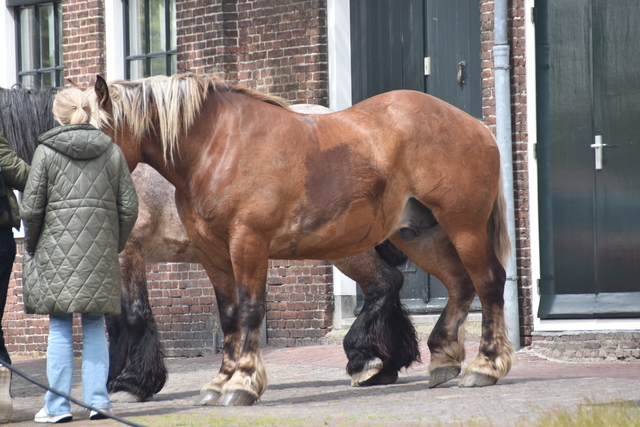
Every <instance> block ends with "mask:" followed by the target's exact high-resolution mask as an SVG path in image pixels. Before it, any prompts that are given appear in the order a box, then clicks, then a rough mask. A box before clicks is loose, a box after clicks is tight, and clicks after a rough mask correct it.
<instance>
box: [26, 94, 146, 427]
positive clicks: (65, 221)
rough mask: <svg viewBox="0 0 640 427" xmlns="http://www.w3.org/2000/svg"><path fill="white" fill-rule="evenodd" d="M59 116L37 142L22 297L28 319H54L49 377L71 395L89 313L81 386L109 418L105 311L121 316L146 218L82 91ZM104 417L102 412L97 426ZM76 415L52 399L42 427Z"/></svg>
mask: <svg viewBox="0 0 640 427" xmlns="http://www.w3.org/2000/svg"><path fill="white" fill-rule="evenodd" d="M53 113H54V115H55V116H56V118H57V120H58V121H59V122H60V123H61V124H62V125H63V126H61V127H57V128H55V129H52V130H50V131H48V132H46V133H44V134H42V135H41V136H40V137H39V142H40V145H39V147H38V149H37V150H36V152H35V154H34V157H33V161H32V164H31V172H30V174H29V181H28V183H27V186H26V189H25V192H24V197H23V202H22V208H21V214H22V218H23V220H24V221H25V225H26V236H25V251H26V252H27V253H28V255H27V256H25V265H24V268H23V270H24V274H23V276H24V278H23V291H24V303H25V307H26V311H27V312H28V313H38V314H49V315H50V328H49V341H48V347H47V377H48V379H49V383H50V385H51V387H52V388H53V389H56V390H59V391H62V392H65V393H67V394H69V393H70V392H71V384H72V375H73V342H72V337H73V335H72V324H73V313H82V316H81V317H82V330H83V357H82V389H83V400H84V401H85V403H86V404H88V405H91V406H93V407H95V408H98V409H100V410H101V412H110V411H111V402H110V401H109V396H108V393H107V387H106V384H107V375H108V372H109V355H108V349H107V339H106V335H105V330H104V314H119V313H120V297H121V284H120V266H119V261H118V252H120V251H122V250H123V249H124V246H125V243H126V241H127V238H128V237H129V233H130V232H131V229H132V228H133V226H134V223H135V220H136V218H137V215H138V199H137V196H136V192H135V188H134V186H133V182H132V180H131V175H130V174H129V169H128V167H127V163H126V161H125V158H124V155H123V154H122V152H121V151H120V149H119V148H118V146H117V145H115V144H113V143H111V140H110V139H109V137H108V136H107V135H105V134H104V133H102V132H101V131H100V130H98V129H96V128H95V127H94V126H92V125H90V124H88V123H89V120H90V117H91V114H90V113H91V110H90V107H89V103H88V100H87V98H86V96H85V95H84V93H83V92H82V91H81V90H80V89H76V88H71V89H66V90H64V91H62V92H60V93H59V94H58V95H57V96H56V99H55V101H54V104H53ZM101 417H103V415H102V414H101V413H100V412H98V411H94V412H92V413H91V415H90V418H91V419H99V418H101ZM71 418H72V415H71V407H70V404H69V401H68V400H67V399H64V398H62V397H60V396H58V395H56V394H53V393H51V392H47V394H46V395H45V407H44V408H43V409H42V410H41V411H40V412H38V414H37V415H36V418H35V421H36V422H44V423H58V422H65V421H70V420H71Z"/></svg>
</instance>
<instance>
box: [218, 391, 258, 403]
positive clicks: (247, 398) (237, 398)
mask: <svg viewBox="0 0 640 427" xmlns="http://www.w3.org/2000/svg"><path fill="white" fill-rule="evenodd" d="M258 399H259V396H258V395H257V394H255V393H251V392H248V391H247V390H229V391H227V392H225V393H224V394H223V395H222V396H220V400H218V403H217V404H216V406H251V405H253V404H254V403H256V402H257V401H258Z"/></svg>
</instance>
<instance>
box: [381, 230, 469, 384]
mask: <svg viewBox="0 0 640 427" xmlns="http://www.w3.org/2000/svg"><path fill="white" fill-rule="evenodd" d="M391 240H392V241H393V242H394V244H396V246H398V247H399V248H400V249H401V250H402V251H403V252H404V253H405V254H406V255H407V256H408V257H409V258H410V259H411V260H412V261H413V262H414V263H415V264H416V265H417V266H418V267H420V268H421V269H423V270H425V271H427V272H429V273H430V274H432V275H434V276H436V277H437V278H438V279H440V280H441V281H442V283H443V284H444V286H445V287H446V288H447V291H448V294H449V299H448V301H447V305H446V306H445V308H444V310H443V311H442V314H441V315H440V317H439V319H438V321H437V322H436V325H435V326H434V328H433V330H432V331H431V334H430V335H429V340H428V341H427V343H428V345H429V351H430V353H431V360H430V363H429V387H435V386H437V385H439V384H442V383H444V382H446V381H449V380H450V379H452V378H455V377H457V376H458V374H459V373H460V370H461V367H462V362H463V361H464V358H465V349H464V338H465V336H464V335H465V323H466V319H467V314H468V313H469V307H470V306H471V302H472V300H473V297H474V295H475V291H474V288H473V284H472V283H471V278H470V277H469V275H468V274H467V272H466V270H465V269H464V266H463V265H462V262H461V261H460V258H459V257H458V254H457V253H456V250H455V248H454V247H453V244H452V243H451V240H450V239H449V237H448V236H447V235H446V233H445V232H444V230H443V229H442V227H440V226H436V227H434V228H432V229H430V230H428V231H427V232H426V233H423V234H422V236H421V237H420V238H418V239H415V240H411V241H409V242H405V241H403V240H401V239H399V238H398V236H394V237H392V239H391Z"/></svg>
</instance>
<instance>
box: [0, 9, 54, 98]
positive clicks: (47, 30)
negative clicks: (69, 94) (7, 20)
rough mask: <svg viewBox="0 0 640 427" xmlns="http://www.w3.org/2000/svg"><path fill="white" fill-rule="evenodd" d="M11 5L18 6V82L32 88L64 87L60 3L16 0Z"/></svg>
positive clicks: (16, 13) (16, 14)
mask: <svg viewBox="0 0 640 427" xmlns="http://www.w3.org/2000/svg"><path fill="white" fill-rule="evenodd" d="M25 3H31V4H27V5H24V4H25ZM8 5H9V6H16V10H15V16H16V20H17V26H16V28H17V36H16V40H17V45H18V81H19V82H20V84H22V85H23V86H24V87H31V88H44V87H55V86H62V78H63V71H64V65H63V64H64V62H63V60H62V4H61V2H59V1H53V2H52V1H48V2H35V1H33V0H32V1H30V2H28V1H24V0H13V1H9V2H8Z"/></svg>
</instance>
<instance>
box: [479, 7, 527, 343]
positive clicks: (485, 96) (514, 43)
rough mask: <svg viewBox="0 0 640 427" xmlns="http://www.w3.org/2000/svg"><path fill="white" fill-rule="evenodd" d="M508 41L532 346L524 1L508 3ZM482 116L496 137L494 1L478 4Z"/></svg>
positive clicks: (522, 296)
mask: <svg viewBox="0 0 640 427" xmlns="http://www.w3.org/2000/svg"><path fill="white" fill-rule="evenodd" d="M509 4H510V7H509V9H508V10H507V13H508V21H507V22H508V34H507V36H508V40H509V44H510V59H509V64H510V66H511V70H510V72H511V132H512V141H513V145H512V149H513V180H514V182H513V186H514V205H515V208H516V214H515V221H516V224H515V228H516V264H517V273H518V302H519V306H520V341H521V342H520V343H521V345H525V346H526V345H530V344H531V333H532V332H533V312H532V303H531V297H532V293H531V292H532V281H531V236H530V231H529V183H528V182H529V181H528V180H529V172H528V171H529V168H528V164H527V144H528V134H527V104H526V96H527V93H526V75H525V71H526V70H525V66H526V58H525V38H524V32H525V22H524V0H513V1H512V2H510V3H509ZM480 21H481V22H480V31H481V39H480V42H481V61H482V116H483V120H484V122H485V124H486V125H487V126H489V128H490V129H491V130H492V131H493V132H494V134H495V125H496V107H495V89H494V88H495V83H494V76H495V74H494V62H493V44H494V33H493V25H494V22H493V0H481V1H480Z"/></svg>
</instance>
